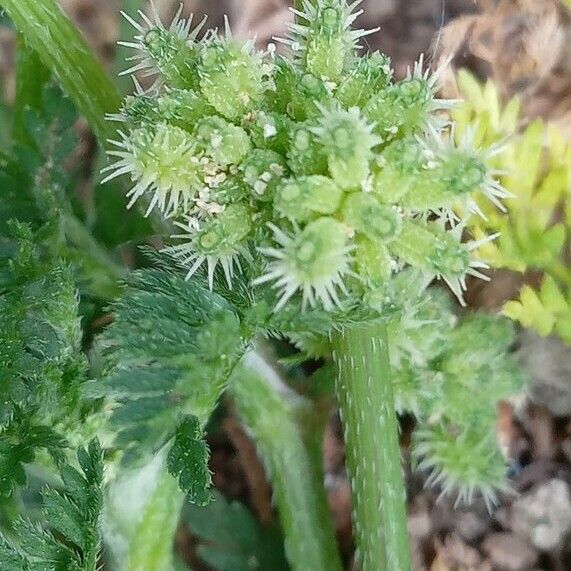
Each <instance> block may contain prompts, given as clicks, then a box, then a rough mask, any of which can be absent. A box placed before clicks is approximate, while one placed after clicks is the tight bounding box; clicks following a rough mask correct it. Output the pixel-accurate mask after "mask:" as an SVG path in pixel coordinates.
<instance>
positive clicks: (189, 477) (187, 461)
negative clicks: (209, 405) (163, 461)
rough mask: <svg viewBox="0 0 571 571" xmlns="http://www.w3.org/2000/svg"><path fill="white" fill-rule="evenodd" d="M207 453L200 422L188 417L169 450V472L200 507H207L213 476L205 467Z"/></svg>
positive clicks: (206, 464)
mask: <svg viewBox="0 0 571 571" xmlns="http://www.w3.org/2000/svg"><path fill="white" fill-rule="evenodd" d="M209 457H210V450H209V449H208V444H206V442H205V441H204V437H203V433H202V428H201V427H200V422H199V421H198V419H197V418H196V417H190V418H189V419H187V420H185V421H184V422H183V423H182V424H181V425H180V426H179V427H178V430H177V433H176V436H175V439H174V444H173V445H172V447H171V449H170V450H169V454H168V460H167V465H168V469H169V472H170V473H171V474H172V475H173V476H174V477H177V478H178V480H179V483H180V487H181V489H182V490H184V491H185V492H186V494H187V497H188V499H189V500H190V501H191V502H192V503H194V504H197V505H199V506H204V505H206V504H208V503H209V502H210V501H211V499H212V495H211V493H210V486H211V484H212V477H211V473H210V470H209V468H208V459H209Z"/></svg>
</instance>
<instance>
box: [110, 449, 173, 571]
mask: <svg viewBox="0 0 571 571" xmlns="http://www.w3.org/2000/svg"><path fill="white" fill-rule="evenodd" d="M183 501H184V494H183V493H182V492H181V491H180V489H179V486H178V482H177V481H176V479H175V478H173V477H172V476H171V475H170V474H169V473H168V472H167V469H166V466H165V460H164V455H159V456H157V457H155V458H153V459H152V460H151V461H150V462H149V463H148V464H147V465H146V466H144V467H142V468H140V469H136V470H132V471H128V472H123V473H121V474H120V475H119V476H118V477H117V478H116V479H115V480H114V481H113V482H112V483H111V485H110V486H109V489H108V493H107V495H106V498H105V514H104V519H103V530H104V537H105V543H106V544H107V546H108V548H109V552H110V554H111V556H112V563H113V565H112V569H115V570H116V571H171V569H172V567H173V542H174V536H175V532H176V529H177V526H178V521H179V517H180V510H181V508H182V504H183Z"/></svg>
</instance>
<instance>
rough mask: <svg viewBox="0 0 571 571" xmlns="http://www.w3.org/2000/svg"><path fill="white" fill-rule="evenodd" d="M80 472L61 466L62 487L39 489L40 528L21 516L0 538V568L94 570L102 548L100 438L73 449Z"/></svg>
mask: <svg viewBox="0 0 571 571" xmlns="http://www.w3.org/2000/svg"><path fill="white" fill-rule="evenodd" d="M77 459H78V463H79V466H80V470H77V469H76V468H74V467H73V466H71V465H68V464H66V465H63V466H62V468H61V471H60V474H61V478H62V481H63V484H64V488H63V489H62V490H59V489H55V488H47V489H46V490H44V492H43V493H42V496H43V500H44V501H43V508H42V513H43V516H44V519H45V523H44V524H43V525H42V526H40V525H38V524H36V523H33V522H31V521H29V520H27V519H23V518H22V519H19V520H18V521H17V522H16V523H15V525H14V527H13V537H10V538H7V537H1V536H0V567H1V568H2V570H3V571H48V570H49V571H52V570H53V571H60V570H61V571H96V569H97V558H98V553H99V548H100V537H99V529H98V527H99V518H100V513H101V507H102V497H103V496H102V480H103V463H102V462H103V461H102V452H101V447H100V445H99V442H98V441H97V440H93V441H92V442H91V443H90V444H89V447H88V448H87V450H83V449H80V450H79V451H78V453H77Z"/></svg>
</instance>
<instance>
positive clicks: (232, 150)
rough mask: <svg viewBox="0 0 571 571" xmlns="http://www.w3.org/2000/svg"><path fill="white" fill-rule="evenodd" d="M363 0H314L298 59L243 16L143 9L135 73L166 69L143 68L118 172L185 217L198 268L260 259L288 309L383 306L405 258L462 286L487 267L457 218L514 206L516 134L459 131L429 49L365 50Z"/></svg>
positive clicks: (144, 195) (228, 268)
mask: <svg viewBox="0 0 571 571" xmlns="http://www.w3.org/2000/svg"><path fill="white" fill-rule="evenodd" d="M359 4H360V2H359V1H357V2H353V3H350V4H347V3H346V2H345V1H342V0H317V1H312V2H309V1H307V0H304V1H303V2H302V5H301V6H302V7H301V8H300V9H299V10H294V12H295V14H296V23H295V24H293V25H292V26H291V28H290V34H289V36H288V38H287V39H286V40H284V41H285V43H286V44H287V45H288V46H289V47H290V48H291V52H292V54H291V56H290V57H287V56H279V57H278V56H276V55H275V50H274V49H272V48H270V49H268V51H267V52H260V51H257V50H256V49H255V48H254V45H253V43H252V42H246V43H241V42H239V41H238V40H236V39H235V38H233V37H232V34H231V32H230V29H229V25H228V22H227V21H226V34H225V36H224V37H221V36H219V35H218V34H217V33H216V32H207V33H205V34H203V35H202V38H200V37H199V36H200V35H201V34H200V32H201V29H202V24H201V25H199V26H198V27H197V28H195V29H194V30H191V21H188V22H185V21H183V20H181V18H180V13H179V14H178V15H177V17H176V18H175V21H174V22H173V23H172V25H171V26H169V27H165V26H163V25H162V24H161V23H160V21H159V20H158V19H156V18H155V20H154V21H153V20H151V19H149V18H147V17H146V16H143V23H142V24H138V23H137V22H135V21H132V23H133V25H134V26H135V28H136V29H137V36H136V41H135V42H133V43H129V44H127V45H129V46H130V47H133V48H134V49H136V50H137V55H136V56H135V58H136V59H137V61H138V63H137V64H136V65H135V66H134V68H132V69H131V71H133V72H137V71H144V72H145V73H152V74H154V75H155V76H156V81H155V83H154V85H153V87H152V88H150V90H148V91H143V89H142V88H140V86H139V85H138V83H136V85H137V93H136V94H135V95H134V96H133V97H130V98H128V99H127V101H126V104H125V107H124V109H123V110H122V111H121V112H120V113H119V114H118V115H115V116H114V117H113V119H115V120H119V121H121V122H122V127H123V129H122V131H121V138H120V140H119V141H118V142H116V143H115V145H116V146H118V147H119V148H118V149H117V150H115V151H111V155H112V156H116V157H118V159H119V160H118V161H117V162H116V163H115V165H113V166H111V167H108V170H109V171H111V172H110V174H109V177H108V178H113V177H115V176H118V175H121V174H129V175H130V176H131V179H132V182H133V188H132V189H131V190H130V191H129V197H130V199H131V200H130V203H129V206H131V205H133V204H134V203H135V202H136V201H139V200H142V201H144V202H145V204H146V205H147V213H150V211H152V210H153V209H158V210H159V211H160V212H161V213H162V214H163V215H164V216H166V217H169V218H172V219H173V222H174V224H176V225H177V226H178V227H181V228H183V230H184V231H183V233H182V234H178V235H177V236H176V238H173V239H174V240H175V241H176V244H175V245H172V246H169V248H170V251H171V252H173V253H175V254H176V255H177V257H178V258H179V260H181V261H182V263H184V264H186V265H187V266H188V277H191V276H192V275H193V274H194V273H195V272H196V271H197V269H198V268H199V267H201V266H202V264H203V263H206V264H207V266H208V268H209V269H208V275H209V280H208V281H209V283H210V285H213V283H214V275H215V273H216V268H218V267H220V268H221V269H222V271H223V273H224V275H225V278H226V280H227V281H228V284H229V285H230V286H231V285H232V281H233V280H232V276H233V273H234V268H236V267H237V264H239V263H241V262H240V259H241V260H242V261H243V262H245V263H248V264H249V263H250V262H251V261H255V264H254V266H253V267H255V268H257V269H256V272H258V275H257V276H256V275H255V274H254V275H253V276H252V278H253V280H255V281H254V283H255V284H257V285H258V286H261V284H264V283H266V282H273V284H274V286H275V290H276V296H277V299H276V307H277V308H278V309H280V308H282V307H283V306H284V304H285V303H286V302H287V301H288V300H289V299H291V298H293V297H295V296H299V299H300V301H301V302H302V305H303V306H304V307H305V306H308V307H309V306H317V305H321V306H323V307H324V308H326V309H330V308H332V307H333V306H334V305H340V306H343V305H344V303H345V302H346V301H348V300H349V299H350V300H351V301H352V302H354V301H355V300H356V299H358V300H360V301H361V303H364V304H369V305H371V306H372V307H371V308H372V309H374V310H381V309H382V304H383V303H387V302H389V303H390V300H388V299H387V296H386V295H385V294H384V293H383V292H384V291H385V290H386V288H387V286H388V283H389V282H390V279H391V275H392V274H394V273H395V272H398V271H399V270H400V269H402V268H404V267H406V266H412V267H415V268H417V269H419V270H421V271H422V273H423V275H424V282H425V283H426V284H428V283H430V282H431V281H432V280H433V279H435V278H436V279H443V280H445V281H446V282H447V283H448V284H449V285H450V287H451V288H452V290H453V291H454V293H455V295H456V296H457V297H458V299H459V300H460V301H462V296H463V290H464V287H465V281H466V277H467V276H468V275H477V276H480V277H485V276H484V275H483V274H482V273H481V271H480V270H481V269H482V268H485V267H486V266H485V263H484V262H483V261H481V260H478V259H476V258H475V257H474V250H475V248H474V247H473V245H472V244H471V243H467V242H465V241H464V235H465V228H466V220H462V221H459V218H458V216H459V214H460V213H461V214H462V215H466V216H470V215H478V214H479V212H480V211H479V209H478V207H477V206H476V201H475V200H474V195H475V193H477V192H482V193H483V194H484V195H485V196H487V197H488V198H489V199H490V200H491V201H492V202H493V203H494V204H496V205H497V206H499V207H501V202H500V200H501V199H502V198H504V197H506V196H507V193H506V192H505V191H504V190H503V189H502V187H501V186H500V185H499V184H498V183H497V182H496V181H495V180H494V176H495V174H496V173H495V172H494V171H493V170H491V169H490V168H488V163H489V160H490V159H491V157H492V156H493V155H495V154H496V153H497V152H499V148H497V147H493V148H491V149H489V150H486V149H476V148H475V145H474V137H473V136H471V135H470V133H467V134H465V136H464V137H463V138H462V139H461V140H460V142H459V143H458V144H456V143H455V137H454V132H453V128H451V126H450V124H449V123H448V124H446V122H444V121H443V120H442V117H441V114H440V113H441V111H443V110H447V109H448V108H449V107H450V106H451V104H452V103H453V102H451V101H443V100H440V99H437V97H436V91H437V81H438V72H437V73H435V74H431V73H430V71H429V70H427V69H425V67H424V64H423V63H424V62H423V60H422V59H421V60H420V61H419V62H418V63H417V64H416V65H415V66H414V68H413V70H412V71H410V72H409V74H408V76H407V77H405V78H404V79H403V80H401V81H395V80H394V79H393V74H392V70H391V67H390V62H389V60H388V58H387V57H386V56H383V55H381V54H379V53H374V54H371V55H369V56H365V57H359V56H358V54H357V49H358V46H357V43H358V40H359V38H360V37H362V36H364V35H365V34H366V33H369V32H365V31H355V30H353V29H352V24H353V22H354V21H355V19H356V17H357V16H358V15H359V14H360V11H358V10H357V7H358V5H359ZM322 233H323V234H322ZM478 243H479V244H480V243H481V242H478ZM256 257H258V258H259V259H258V260H256ZM264 266H265V269H264ZM376 266H378V267H376ZM373 300H376V301H373ZM379 300H384V302H382V303H381V304H380V305H379Z"/></svg>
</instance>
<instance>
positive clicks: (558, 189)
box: [453, 71, 571, 344]
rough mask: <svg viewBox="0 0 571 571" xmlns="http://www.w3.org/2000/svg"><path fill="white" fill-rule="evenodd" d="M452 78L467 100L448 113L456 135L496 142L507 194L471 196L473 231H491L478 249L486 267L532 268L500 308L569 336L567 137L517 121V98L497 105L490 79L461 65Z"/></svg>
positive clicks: (570, 152) (570, 179)
mask: <svg viewBox="0 0 571 571" xmlns="http://www.w3.org/2000/svg"><path fill="white" fill-rule="evenodd" d="M458 84H459V87H460V91H461V93H462V95H463V96H464V97H465V98H466V101H465V103H464V104H463V105H461V106H460V107H459V108H458V109H456V110H455V111H454V113H453V116H454V119H455V120H456V126H457V135H458V136H461V135H462V133H464V132H466V131H467V130H470V129H475V138H476V141H477V144H484V145H493V144H496V143H499V142H502V143H503V148H502V152H501V153H498V154H497V155H496V156H495V157H493V158H492V162H493V164H494V166H495V168H496V169H498V171H499V172H500V178H501V183H502V185H503V187H504V188H505V189H506V190H507V191H508V192H509V193H510V194H511V196H510V197H509V198H507V199H506V200H505V201H504V205H505V207H504V208H502V209H497V208H490V207H489V205H488V204H486V202H485V201H478V206H479V208H481V210H482V212H483V214H484V217H473V218H471V219H470V227H471V228H472V230H473V231H474V233H475V235H476V236H484V235H488V234H490V233H492V234H494V233H498V234H499V236H498V239H497V240H494V241H493V242H487V243H486V244H483V245H482V246H481V247H480V249H479V251H480V254H481V255H482V257H483V258H485V259H486V260H488V261H489V262H490V264H491V265H492V266H493V267H496V268H508V269H510V270H513V271H515V272H520V273H530V274H531V273H539V274H541V275H542V282H541V284H540V286H539V287H538V288H533V287H531V286H530V285H524V286H523V288H522V289H521V291H520V294H519V297H518V299H516V300H512V301H508V302H507V303H506V305H505V306H504V313H505V314H506V315H507V316H509V317H511V318H512V319H515V320H516V321H519V322H520V323H521V324H522V325H523V326H524V327H529V328H532V329H534V330H535V331H537V332H538V333H539V334H541V335H549V334H551V333H556V334H557V335H559V337H561V339H563V340H564V341H565V342H566V343H569V344H571V270H570V269H569V267H568V263H567V260H566V256H568V254H569V244H570V237H571V144H570V143H569V142H568V141H567V140H566V139H565V137H564V136H563V134H562V133H561V132H560V131H559V130H558V129H557V128H556V127H554V126H552V125H549V124H546V123H545V122H543V121H541V120H535V121H533V122H531V123H529V124H528V125H526V126H524V127H523V129H522V130H521V132H520V129H519V126H520V123H521V122H522V119H521V117H520V102H519V100H518V99H517V98H513V99H511V100H510V101H509V103H508V104H507V105H505V106H504V105H502V103H501V99H500V96H499V94H498V91H497V89H496V87H495V86H494V84H493V83H492V82H491V81H488V82H487V83H486V84H485V85H482V84H480V83H478V82H477V80H476V79H474V77H473V76H471V75H470V74H469V73H468V72H467V71H460V72H459V74H458Z"/></svg>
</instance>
